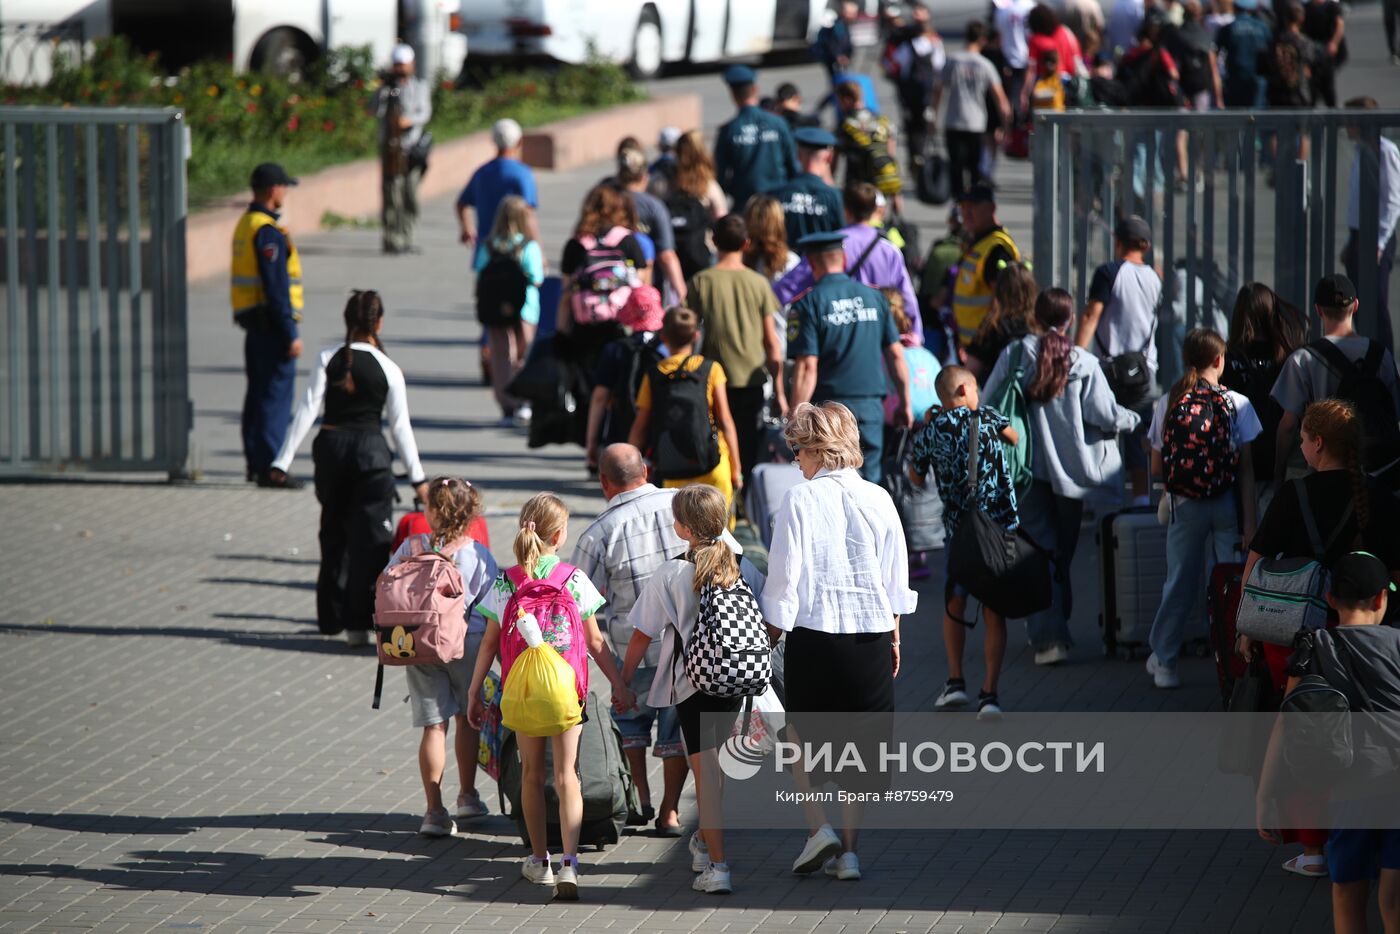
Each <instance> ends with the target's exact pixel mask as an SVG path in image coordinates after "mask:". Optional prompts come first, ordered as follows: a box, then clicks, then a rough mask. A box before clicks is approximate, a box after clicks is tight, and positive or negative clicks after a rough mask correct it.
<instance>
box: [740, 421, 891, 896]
mask: <svg viewBox="0 0 1400 934" xmlns="http://www.w3.org/2000/svg"><path fill="white" fill-rule="evenodd" d="M783 437H784V439H785V440H786V441H787V442H788V444H789V445H790V446H791V447H792V450H793V453H794V455H795V456H796V459H797V466H798V467H800V468H801V470H802V475H803V476H804V477H805V478H806V479H807V481H808V482H807V483H800V484H798V485H797V486H795V487H794V488H793V489H792V490H790V491H789V492H788V494H787V496H786V497H784V499H783V503H782V505H781V506H780V507H779V508H778V512H777V515H776V516H775V517H774V523H773V524H774V528H773V544H772V546H771V548H770V549H769V558H768V581H767V583H766V585H765V586H764V589H763V596H762V598H761V600H760V605H761V606H762V609H763V616H764V619H765V620H767V622H768V624H769V625H770V626H772V627H774V628H775V629H777V630H781V631H783V632H785V633H786V634H787V647H786V658H785V662H784V668H785V671H786V674H787V684H786V687H787V707H788V711H789V714H790V715H791V718H790V719H791V722H792V723H794V724H795V726H796V731H797V732H798V733H799V734H800V737H801V738H800V741H801V742H804V743H807V742H817V743H820V742H828V741H829V742H832V743H835V744H837V745H836V747H835V748H837V749H838V750H839V749H840V748H841V747H840V744H843V743H846V742H856V743H857V745H858V746H860V747H862V748H861V755H862V758H863V759H864V761H867V762H871V761H876V759H877V757H878V754H879V749H878V743H879V742H880V741H881V739H882V738H883V739H888V736H889V731H890V720H889V718H888V716H881V715H887V714H889V713H891V712H892V711H893V710H894V677H895V675H896V674H898V673H899V618H900V616H903V615H906V614H909V613H912V612H914V609H915V607H916V605H917V603H918V595H917V594H915V593H914V592H913V591H912V590H910V589H909V586H908V583H907V582H908V580H909V556H908V553H907V551H906V550H905V545H904V530H903V527H902V526H901V525H900V521H899V514H898V513H897V512H896V511H895V508H894V502H893V501H892V500H891V499H890V496H889V494H888V493H887V492H885V490H884V488H883V487H880V486H879V485H877V484H874V483H870V482H869V481H866V480H863V479H861V476H860V473H859V468H860V466H861V464H862V463H863V460H864V458H863V457H862V456H861V451H860V432H859V430H858V428H857V427H856V420H855V416H853V415H852V414H851V411H850V410H849V409H847V408H846V407H845V406H843V405H841V404H840V403H836V402H828V403H826V404H825V405H822V406H813V405H810V404H803V405H799V406H798V407H797V409H796V410H795V411H794V412H793V413H792V417H791V419H790V420H789V421H788V423H787V426H786V427H785V428H784V429H783ZM829 713H842V714H866V715H874V716H873V717H871V718H870V719H869V720H868V723H865V722H864V721H863V723H864V724H865V726H866V727H868V728H861V729H859V730H856V729H852V728H851V726H852V724H851V722H850V720H849V719H847V718H843V720H844V721H845V722H844V723H841V724H840V725H839V727H838V728H839V729H840V730H841V733H840V734H837V735H832V736H829V737H828V736H823V735H822V730H821V725H822V724H823V723H824V722H830V720H829V718H827V717H816V718H813V717H810V716H808V717H803V716H802V715H803V714H829ZM867 746H868V747H870V748H869V749H868V751H867V749H866V748H865V747H867ZM867 753H868V754H867ZM832 778H833V779H834V780H836V781H838V782H839V783H841V784H842V785H844V786H845V787H847V788H851V787H852V782H853V779H852V776H850V775H845V774H838V775H833V776H832ZM859 778H861V779H863V780H864V781H865V783H866V784H865V785H863V786H862V789H863V790H865V789H866V788H868V785H869V782H870V781H871V780H872V779H874V780H875V781H876V782H879V781H881V778H880V777H879V776H870V775H866V776H859ZM824 780H825V776H822V775H816V774H812V775H802V774H798V776H797V781H798V784H799V789H801V787H802V786H803V785H805V784H806V783H807V782H808V781H810V782H811V783H812V784H813V785H820V784H821V783H822V782H823V781H824ZM868 790H878V789H874V788H869V789H868ZM860 813H861V808H860V806H859V805H857V804H851V803H848V804H845V805H843V806H842V819H843V824H844V828H843V829H842V831H841V836H840V837H838V836H837V835H836V833H835V831H833V830H832V828H831V825H830V824H829V823H827V821H826V815H825V809H824V808H823V807H822V806H821V805H820V804H817V803H811V804H808V805H807V820H808V823H809V825H810V826H811V831H812V832H811V835H810V836H809V837H808V840H807V843H806V846H805V847H804V848H803V851H802V854H801V856H799V857H798V859H797V862H796V863H794V864H793V867H792V869H793V872H797V873H808V872H813V871H815V870H816V869H819V868H825V870H826V872H827V874H828V875H832V876H835V877H837V878H838V879H859V878H860V862H859V860H858V859H857V858H856V852H855V850H856V836H857V832H858V826H857V825H858V823H859V820H860Z"/></svg>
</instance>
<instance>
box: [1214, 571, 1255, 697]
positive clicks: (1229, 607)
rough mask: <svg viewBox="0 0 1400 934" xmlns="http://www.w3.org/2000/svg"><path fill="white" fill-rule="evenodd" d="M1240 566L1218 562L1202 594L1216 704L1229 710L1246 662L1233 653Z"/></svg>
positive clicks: (1245, 667)
mask: <svg viewBox="0 0 1400 934" xmlns="http://www.w3.org/2000/svg"><path fill="white" fill-rule="evenodd" d="M1243 587H1244V565H1243V564H1239V563H1236V562H1229V563H1225V562H1222V563H1220V564H1217V565H1216V566H1215V569H1214V570H1213V571H1211V574H1210V588H1209V590H1207V591H1206V615H1207V616H1208V617H1209V618H1210V649H1211V652H1212V653H1214V655H1215V676H1216V679H1217V680H1218V681H1219V682H1220V703H1221V706H1222V707H1227V708H1228V707H1229V705H1230V693H1231V692H1232V691H1233V690H1234V687H1235V682H1236V681H1237V680H1239V679H1240V678H1242V677H1244V674H1245V671H1246V670H1247V669H1248V667H1249V664H1248V662H1247V661H1246V660H1245V659H1244V658H1243V657H1241V656H1240V655H1239V653H1237V652H1236V651H1235V617H1236V616H1238V615H1239V612H1240V593H1241V591H1242V589H1243Z"/></svg>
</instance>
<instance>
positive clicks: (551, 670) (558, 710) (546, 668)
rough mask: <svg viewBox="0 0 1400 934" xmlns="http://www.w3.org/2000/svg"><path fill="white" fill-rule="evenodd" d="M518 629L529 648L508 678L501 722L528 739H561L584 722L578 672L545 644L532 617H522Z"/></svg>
mask: <svg viewBox="0 0 1400 934" xmlns="http://www.w3.org/2000/svg"><path fill="white" fill-rule="evenodd" d="M515 626H516V631H517V632H518V633H519V634H520V636H521V637H522V638H523V639H524V640H525V644H526V646H527V648H526V649H525V650H524V651H523V652H521V653H520V654H519V655H518V656H516V659H515V662H514V663H513V664H512V665H511V667H510V673H509V674H507V675H506V682H505V686H504V687H503V688H502V690H501V722H502V723H503V724H505V725H506V726H507V727H508V728H510V729H512V730H514V731H515V732H517V733H523V734H524V735H526V736H557V735H559V734H560V733H563V732H564V731H565V730H568V729H570V728H572V727H574V726H577V725H578V724H579V722H580V721H582V719H583V708H582V706H581V705H580V704H579V699H578V688H577V685H576V682H575V677H574V669H573V667H572V666H571V665H570V664H569V663H568V662H566V661H565V660H564V657H563V656H562V655H560V654H559V652H558V651H557V650H556V649H555V648H554V646H552V645H549V644H548V643H546V642H545V641H544V638H543V637H542V636H541V634H540V626H539V622H538V621H537V620H536V619H535V617H534V616H533V615H532V614H529V613H521V614H520V615H519V617H518V618H517V619H516V622H515Z"/></svg>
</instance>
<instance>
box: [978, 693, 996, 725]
mask: <svg viewBox="0 0 1400 934" xmlns="http://www.w3.org/2000/svg"><path fill="white" fill-rule="evenodd" d="M977 719H978V720H1000V719H1001V701H1000V700H998V698H997V696H996V695H995V694H990V695H982V696H979V697H978V698H977Z"/></svg>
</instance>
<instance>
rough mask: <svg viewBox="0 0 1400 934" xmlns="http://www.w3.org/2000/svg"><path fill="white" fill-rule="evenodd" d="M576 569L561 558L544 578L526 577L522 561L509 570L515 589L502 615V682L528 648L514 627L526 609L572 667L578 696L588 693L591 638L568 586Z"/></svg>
mask: <svg viewBox="0 0 1400 934" xmlns="http://www.w3.org/2000/svg"><path fill="white" fill-rule="evenodd" d="M575 570H577V569H576V568H575V567H574V566H573V565H570V564H565V563H564V562H563V561H560V562H559V563H558V564H556V565H555V566H554V570H553V571H551V572H550V574H549V576H548V577H545V578H542V579H537V578H533V577H526V576H525V571H524V569H523V568H521V567H520V566H519V565H517V566H515V567H513V568H509V569H508V570H507V571H506V577H507V578H508V579H509V580H510V582H511V584H512V585H513V586H514V587H515V593H513V594H511V597H510V600H508V601H507V602H506V609H505V612H504V613H503V614H502V617H501V646H500V653H501V683H502V684H505V683H506V679H507V678H508V677H509V676H510V666H511V665H513V664H515V660H516V658H518V657H519V656H520V653H521V652H523V651H525V649H526V645H525V639H524V637H523V636H521V635H520V633H519V632H518V631H517V630H516V627H515V621H516V619H517V618H518V617H519V615H520V613H521V612H522V611H523V612H525V613H530V614H533V615H534V617H535V619H537V620H539V623H540V633H541V634H542V635H543V636H544V641H545V643H546V644H548V645H551V646H553V647H554V649H555V651H557V652H558V653H559V654H560V655H562V656H563V658H564V661H566V662H568V663H569V667H571V668H573V670H574V686H575V687H576V688H578V697H579V700H583V698H584V696H585V695H586V694H587V693H588V659H587V657H586V656H587V655H588V639H587V637H586V636H585V634H584V630H583V618H582V617H581V616H580V615H579V610H578V601H576V600H575V599H574V595H573V594H571V593H569V588H568V587H566V586H565V584H567V583H568V580H569V577H570V575H572V574H573V573H574V571H575Z"/></svg>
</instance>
